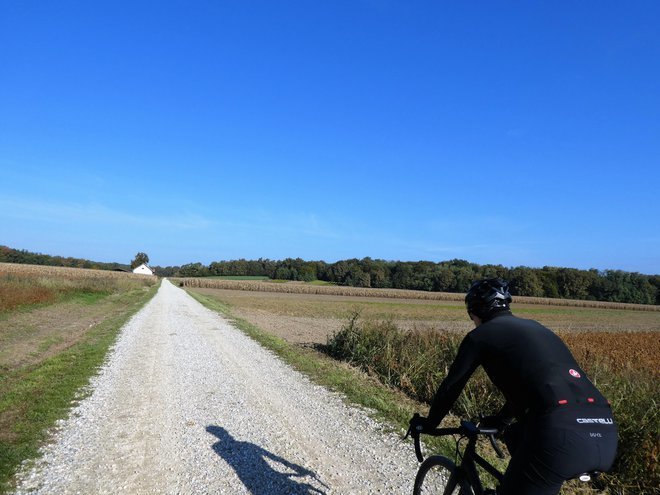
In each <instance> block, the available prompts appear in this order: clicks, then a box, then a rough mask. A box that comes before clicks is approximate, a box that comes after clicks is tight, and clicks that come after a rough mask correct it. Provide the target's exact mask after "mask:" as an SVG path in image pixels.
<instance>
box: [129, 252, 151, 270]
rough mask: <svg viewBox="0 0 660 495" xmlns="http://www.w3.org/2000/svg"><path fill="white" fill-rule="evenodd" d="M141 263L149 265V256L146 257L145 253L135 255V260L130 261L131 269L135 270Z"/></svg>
mask: <svg viewBox="0 0 660 495" xmlns="http://www.w3.org/2000/svg"><path fill="white" fill-rule="evenodd" d="M143 263H144V264H145V265H146V264H147V263H149V256H147V253H138V254H136V255H135V258H133V261H131V269H133V268H137V267H138V266H140V265H141V264H143Z"/></svg>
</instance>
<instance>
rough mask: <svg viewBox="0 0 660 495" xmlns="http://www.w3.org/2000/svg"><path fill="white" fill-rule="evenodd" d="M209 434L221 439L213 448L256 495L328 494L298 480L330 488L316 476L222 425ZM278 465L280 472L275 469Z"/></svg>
mask: <svg viewBox="0 0 660 495" xmlns="http://www.w3.org/2000/svg"><path fill="white" fill-rule="evenodd" d="M206 431H207V432H209V433H210V434H212V435H214V436H215V437H217V438H218V440H219V441H218V442H216V443H214V444H213V446H212V447H211V448H212V449H213V450H214V452H215V453H216V454H218V455H219V456H220V457H222V458H223V459H224V460H225V461H226V462H227V464H229V465H230V466H231V467H232V468H233V469H234V471H235V472H236V475H237V476H238V477H239V479H240V480H241V482H242V483H243V485H244V486H245V487H246V488H247V490H248V491H249V492H250V493H251V494H252V495H276V494H282V495H284V494H286V495H309V494H319V495H325V492H324V491H321V490H319V489H318V488H316V487H315V486H312V485H310V484H309V483H306V482H304V481H303V480H296V479H294V478H296V477H300V478H306V477H311V478H313V479H315V480H316V482H317V484H321V485H323V486H324V487H326V488H327V485H325V484H324V483H323V482H322V481H321V480H319V479H318V477H317V475H316V473H314V471H311V470H309V469H306V468H304V467H302V466H299V465H297V464H294V463H292V462H289V461H287V460H286V459H284V458H282V457H280V456H277V455H275V454H273V453H272V452H269V451H268V450H266V449H263V448H261V447H259V446H258V445H255V444H253V443H250V442H241V441H239V440H236V439H235V438H234V437H232V436H231V435H230V434H229V432H227V430H225V429H224V428H222V427H220V426H215V425H210V426H207V427H206ZM268 460H270V461H271V463H275V464H276V465H277V466H278V468H280V469H281V471H280V470H277V469H275V468H273V467H271V463H269V462H268Z"/></svg>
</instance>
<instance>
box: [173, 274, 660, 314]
mask: <svg viewBox="0 0 660 495" xmlns="http://www.w3.org/2000/svg"><path fill="white" fill-rule="evenodd" d="M171 280H172V282H173V283H175V284H177V285H179V286H180V287H190V288H198V289H227V290H245V291H257V292H283V293H290V294H319V295H333V296H355V297H383V298H392V299H422V300H429V301H456V302H460V303H463V301H464V298H465V294H460V293H452V292H427V291H419V290H403V289H372V288H360V287H345V286H337V285H311V284H306V283H302V282H287V283H275V282H259V281H251V280H217V279H204V278H173V279H171ZM513 302H514V303H517V304H535V305H545V306H572V307H579V308H598V309H625V310H637V311H660V306H654V305H648V304H628V303H614V302H602V301H581V300H575V299H552V298H544V297H521V296H516V297H514V298H513Z"/></svg>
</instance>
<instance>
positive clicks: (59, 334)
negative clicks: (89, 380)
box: [0, 263, 159, 371]
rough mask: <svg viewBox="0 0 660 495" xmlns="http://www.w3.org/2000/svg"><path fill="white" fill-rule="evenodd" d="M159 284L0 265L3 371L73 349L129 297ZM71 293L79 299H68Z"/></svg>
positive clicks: (151, 280)
mask: <svg viewBox="0 0 660 495" xmlns="http://www.w3.org/2000/svg"><path fill="white" fill-rule="evenodd" d="M158 280H159V279H158V278H157V277H145V276H144V275H135V274H132V273H123V272H111V271H107V270H88V269H82V268H62V267H49V266H36V265H20V264H11V263H0V371H2V370H4V371H7V370H15V369H18V368H21V367H24V366H27V365H34V364H36V363H38V362H41V361H43V360H45V359H47V358H49V357H50V356H53V355H56V354H58V353H59V352H61V351H62V350H64V349H67V348H69V347H71V346H73V345H75V344H76V343H77V342H79V341H80V340H81V339H82V338H84V336H85V335H86V334H87V333H88V331H89V330H90V329H91V328H93V327H94V326H96V325H98V324H99V323H101V322H103V321H105V320H107V319H109V318H113V317H115V316H116V315H117V314H121V313H123V312H125V311H126V308H125V306H126V305H127V304H128V303H129V301H130V294H137V293H138V292H139V293H142V292H144V291H147V290H148V289H149V287H151V286H153V285H154V284H156V283H157V282H158ZM136 291H137V292H136ZM72 294H75V295H78V296H79V297H78V298H72V297H67V296H71V295H72ZM118 301H122V302H121V303H120V302H118ZM35 305H38V306H35Z"/></svg>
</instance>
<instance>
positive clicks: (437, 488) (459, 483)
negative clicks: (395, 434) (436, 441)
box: [413, 455, 472, 495]
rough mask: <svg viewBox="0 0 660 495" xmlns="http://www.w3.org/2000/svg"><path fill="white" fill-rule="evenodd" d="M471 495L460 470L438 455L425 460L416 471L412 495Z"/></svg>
mask: <svg viewBox="0 0 660 495" xmlns="http://www.w3.org/2000/svg"><path fill="white" fill-rule="evenodd" d="M440 494H442V495H472V489H471V488H470V485H469V483H468V482H467V480H466V479H465V477H464V475H463V473H462V472H461V470H460V469H458V468H457V467H456V464H454V463H453V462H452V461H450V460H449V459H447V458H446V457H442V456H440V455H433V456H431V457H429V458H428V459H426V460H425V461H424V462H423V463H422V465H421V466H420V467H419V471H417V476H416V477H415V488H414V490H413V495H440Z"/></svg>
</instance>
